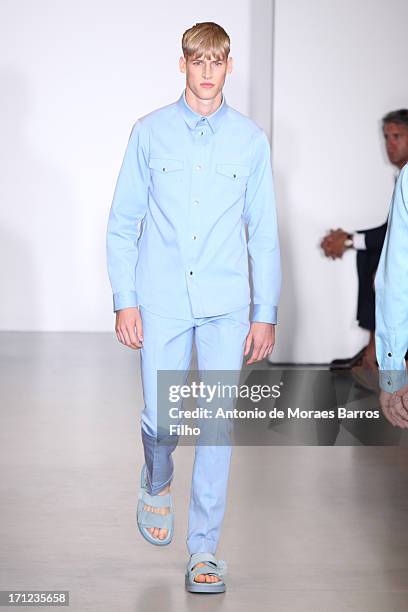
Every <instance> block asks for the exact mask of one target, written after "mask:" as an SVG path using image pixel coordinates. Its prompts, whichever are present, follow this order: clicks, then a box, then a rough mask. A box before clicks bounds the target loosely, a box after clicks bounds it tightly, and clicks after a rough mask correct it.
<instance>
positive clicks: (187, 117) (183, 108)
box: [177, 89, 227, 132]
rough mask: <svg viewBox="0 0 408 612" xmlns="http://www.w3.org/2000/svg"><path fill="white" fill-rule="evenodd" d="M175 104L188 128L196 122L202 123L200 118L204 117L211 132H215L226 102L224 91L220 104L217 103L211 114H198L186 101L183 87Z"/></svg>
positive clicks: (192, 126)
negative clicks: (217, 105)
mask: <svg viewBox="0 0 408 612" xmlns="http://www.w3.org/2000/svg"><path fill="white" fill-rule="evenodd" d="M177 105H178V107H179V109H180V112H181V114H182V115H183V118H184V121H185V122H186V123H187V125H188V127H189V128H191V129H194V128H195V127H196V126H197V124H198V125H201V124H204V123H205V122H204V121H201V119H202V118H203V117H205V119H206V120H207V121H208V123H209V125H210V127H211V129H212V131H213V132H216V130H217V129H218V128H219V126H220V123H221V120H222V117H223V116H224V114H225V111H226V110H227V102H226V100H225V96H224V93H222V100H221V104H220V105H219V107H218V108H217V110H216V111H214V112H213V113H211V115H200V114H199V113H196V112H195V111H194V110H193V109H192V108H191V106H190V105H189V104H188V103H187V100H186V90H185V89H184V90H183V93H182V94H181V96H180V97H179V99H178V100H177Z"/></svg>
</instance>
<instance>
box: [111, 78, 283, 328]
mask: <svg viewBox="0 0 408 612" xmlns="http://www.w3.org/2000/svg"><path fill="white" fill-rule="evenodd" d="M245 224H247V227H248V240H247V239H246V235H245ZM139 227H141V230H140V229H139ZM248 253H249V264H250V265H249V266H248ZM107 264H108V273H109V279H110V282H111V285H112V291H113V310H114V311H117V310H120V309H123V308H126V307H130V306H137V305H139V304H141V305H142V306H145V308H147V309H149V310H151V311H152V312H154V313H157V314H159V315H162V316H167V317H175V318H179V319H189V318H191V314H193V316H194V317H207V316H213V315H217V314H223V313H226V312H231V311H233V310H237V309H239V308H242V307H244V306H246V305H248V304H250V303H251V296H250V285H249V272H251V274H252V284H253V296H252V298H253V299H252V302H253V311H252V316H251V320H252V321H264V322H267V323H276V322H277V307H278V300H279V294H280V286H281V267H280V254H279V241H278V229H277V218H276V209H275V197H274V189H273V179H272V170H271V158H270V146H269V142H268V138H267V136H266V134H265V132H264V131H263V130H262V129H261V128H260V127H259V126H258V125H257V124H256V123H255V122H254V121H252V120H251V119H250V118H249V117H247V116H245V115H243V114H241V113H240V112H238V111H237V110H235V109H233V108H232V107H230V106H228V105H227V102H226V100H225V96H224V95H223V97H222V103H221V105H220V106H219V107H218V109H217V110H216V111H215V112H214V113H212V114H211V115H208V116H206V117H204V116H201V115H200V114H198V113H196V112H195V111H193V110H192V108H191V107H190V106H189V105H188V104H187V102H186V99H185V90H183V93H182V94H181V96H180V98H179V99H178V100H177V101H176V102H173V103H172V104H168V105H167V106H164V107H161V108H158V109H156V110H154V111H152V112H151V113H149V114H147V115H145V116H143V117H141V118H139V119H138V120H137V121H136V122H135V124H134V125H133V128H132V130H131V134H130V137H129V141H128V144H127V148H126V151H125V155H124V159H123V162H122V166H121V168H120V172H119V176H118V179H117V183H116V188H115V192H114V196H113V201H112V205H111V209H110V213H109V220H108V228H107Z"/></svg>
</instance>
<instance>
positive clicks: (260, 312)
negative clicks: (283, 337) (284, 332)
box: [251, 304, 278, 325]
mask: <svg viewBox="0 0 408 612" xmlns="http://www.w3.org/2000/svg"><path fill="white" fill-rule="evenodd" d="M277 318H278V307H277V306H270V305H269V304H254V307H253V310H252V315H251V321H256V322H258V323H273V324H274V325H276V322H277Z"/></svg>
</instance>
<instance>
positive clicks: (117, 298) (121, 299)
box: [113, 291, 138, 312]
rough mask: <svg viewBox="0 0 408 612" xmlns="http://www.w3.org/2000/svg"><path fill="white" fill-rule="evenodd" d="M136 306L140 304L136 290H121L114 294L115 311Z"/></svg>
mask: <svg viewBox="0 0 408 612" xmlns="http://www.w3.org/2000/svg"><path fill="white" fill-rule="evenodd" d="M136 306H138V300H137V293H136V291H119V292H118V293H114V294H113V312H116V311H117V310H123V308H134V307H136Z"/></svg>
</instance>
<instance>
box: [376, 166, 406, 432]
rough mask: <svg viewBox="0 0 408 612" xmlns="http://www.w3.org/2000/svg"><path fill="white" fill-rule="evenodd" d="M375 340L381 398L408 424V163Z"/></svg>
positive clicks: (379, 282)
mask: <svg viewBox="0 0 408 612" xmlns="http://www.w3.org/2000/svg"><path fill="white" fill-rule="evenodd" d="M375 292H376V310H375V316H376V322H377V324H376V330H375V342H376V349H377V359H378V365H379V369H380V387H381V393H380V402H381V407H382V409H383V412H384V415H385V416H386V417H387V419H388V420H389V421H390V422H391V423H392V424H393V425H398V426H399V427H402V428H407V427H408V373H407V368H406V363H405V358H404V357H405V352H406V350H407V348H408V164H406V165H405V166H404V167H403V169H402V170H401V172H400V175H399V177H398V180H397V182H396V185H395V189H394V194H393V198H392V202H391V209H390V215H389V220H388V228H387V233H386V236H385V241H384V247H383V250H382V253H381V258H380V263H379V265H378V270H377V274H376V277H375Z"/></svg>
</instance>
